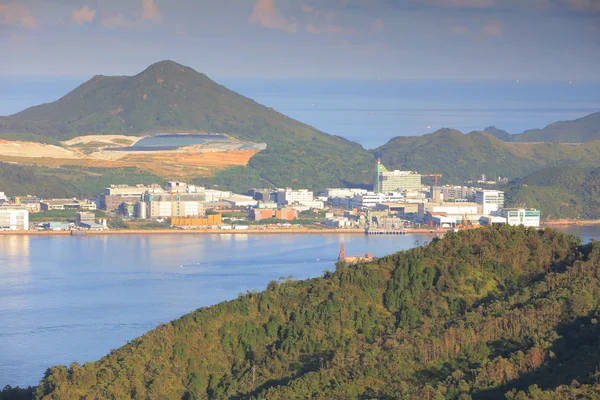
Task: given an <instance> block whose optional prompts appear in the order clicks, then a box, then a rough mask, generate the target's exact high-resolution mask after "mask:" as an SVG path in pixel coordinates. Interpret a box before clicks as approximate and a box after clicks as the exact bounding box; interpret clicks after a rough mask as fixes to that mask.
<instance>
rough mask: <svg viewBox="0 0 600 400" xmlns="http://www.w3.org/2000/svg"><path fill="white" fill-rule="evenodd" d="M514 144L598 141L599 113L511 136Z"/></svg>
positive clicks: (599, 133) (599, 129) (599, 128)
mask: <svg viewBox="0 0 600 400" xmlns="http://www.w3.org/2000/svg"><path fill="white" fill-rule="evenodd" d="M512 138H513V141H515V142H558V143H584V142H589V141H591V140H600V112H597V113H594V114H590V115H587V116H585V117H583V118H579V119H576V120H573V121H560V122H555V123H553V124H550V125H548V126H547V127H545V128H543V129H531V130H527V131H525V132H523V133H521V134H519V135H513V137H512Z"/></svg>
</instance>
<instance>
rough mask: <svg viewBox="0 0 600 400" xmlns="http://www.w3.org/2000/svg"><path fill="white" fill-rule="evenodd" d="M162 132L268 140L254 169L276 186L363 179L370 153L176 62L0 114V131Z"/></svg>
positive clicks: (32, 135)
mask: <svg viewBox="0 0 600 400" xmlns="http://www.w3.org/2000/svg"><path fill="white" fill-rule="evenodd" d="M160 131H202V132H219V133H228V134H231V135H232V136H234V137H237V138H240V139H246V140H250V141H254V142H266V143H267V145H268V147H267V150H265V151H263V152H261V153H259V154H258V155H256V156H255V157H253V158H252V160H251V161H250V167H251V169H252V170H253V172H252V173H249V174H254V175H259V176H261V177H262V178H263V179H264V180H266V181H267V182H270V183H272V184H274V185H276V186H286V185H288V186H289V185H291V186H295V187H299V186H308V187H324V186H328V185H342V184H354V185H357V184H364V183H367V182H368V181H369V180H370V179H371V169H372V163H373V159H372V156H371V155H370V154H369V153H368V152H367V151H365V150H364V149H363V148H362V147H361V146H360V145H358V144H356V143H353V142H350V141H348V140H346V139H344V138H341V137H338V136H332V135H328V134H325V133H323V132H320V131H318V130H316V129H315V128H313V127H310V126H308V125H305V124H303V123H300V122H298V121H295V120H293V119H291V118H289V117H287V116H285V115H282V114H280V113H278V112H276V111H274V110H273V109H271V108H267V107H265V106H262V105H260V104H258V103H256V102H254V101H253V100H251V99H248V98H246V97H244V96H241V95H239V94H237V93H235V92H233V91H231V90H229V89H227V88H225V87H223V86H221V85H219V84H217V83H215V82H213V81H212V80H210V79H209V78H208V77H207V76H206V75H204V74H201V73H198V72H196V71H195V70H193V69H192V68H189V67H185V66H183V65H179V64H177V63H175V62H172V61H162V62H159V63H156V64H153V65H151V66H150V67H148V68H147V69H146V70H145V71H143V72H141V73H139V74H137V75H135V76H119V77H108V76H95V77H93V78H92V79H90V80H89V81H88V82H86V83H84V84H82V85H81V86H79V87H78V88H76V89H75V90H73V91H71V92H70V93H68V94H67V95H65V96H64V97H63V98H61V99H60V100H58V101H55V102H53V103H49V104H42V105H39V106H35V107H31V108H28V109H26V110H24V111H22V112H19V113H17V114H14V115H11V116H8V117H3V118H1V119H0V137H5V138H11V139H14V138H15V137H18V135H24V137H26V138H27V139H26V140H33V139H35V140H37V141H41V142H44V141H46V142H47V141H48V140H52V139H60V140H65V139H70V138H73V137H76V136H81V135H88V134H125V135H141V134H145V133H150V132H160Z"/></svg>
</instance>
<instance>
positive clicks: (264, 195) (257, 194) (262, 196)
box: [249, 189, 278, 203]
mask: <svg viewBox="0 0 600 400" xmlns="http://www.w3.org/2000/svg"><path fill="white" fill-rule="evenodd" d="M277 193H278V192H277V191H276V190H271V189H252V190H250V192H249V195H250V196H251V197H252V198H253V199H254V200H258V201H262V202H266V203H267V202H269V203H270V202H274V203H277Z"/></svg>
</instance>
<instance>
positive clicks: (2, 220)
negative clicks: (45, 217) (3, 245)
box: [0, 206, 29, 231]
mask: <svg viewBox="0 0 600 400" xmlns="http://www.w3.org/2000/svg"><path fill="white" fill-rule="evenodd" d="M0 230H3V231H28V230H29V210H27V208H25V207H18V206H17V207H15V206H10V207H0Z"/></svg>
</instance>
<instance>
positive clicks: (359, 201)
mask: <svg viewBox="0 0 600 400" xmlns="http://www.w3.org/2000/svg"><path fill="white" fill-rule="evenodd" d="M405 198H406V197H405V196H404V194H402V193H397V192H396V193H394V192H391V193H373V192H367V193H364V194H357V195H355V196H354V197H353V198H352V199H351V201H350V204H349V207H348V208H358V209H361V210H365V209H369V208H375V207H376V206H377V204H379V203H401V202H404V200H405Z"/></svg>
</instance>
